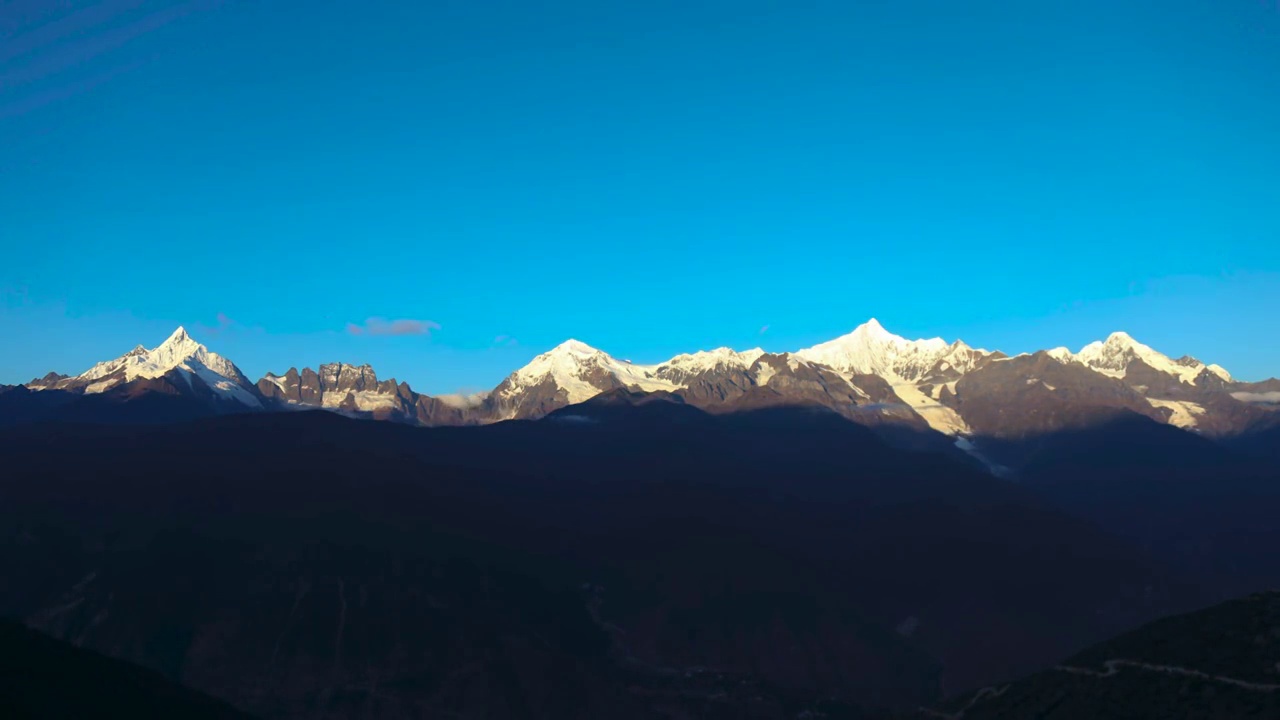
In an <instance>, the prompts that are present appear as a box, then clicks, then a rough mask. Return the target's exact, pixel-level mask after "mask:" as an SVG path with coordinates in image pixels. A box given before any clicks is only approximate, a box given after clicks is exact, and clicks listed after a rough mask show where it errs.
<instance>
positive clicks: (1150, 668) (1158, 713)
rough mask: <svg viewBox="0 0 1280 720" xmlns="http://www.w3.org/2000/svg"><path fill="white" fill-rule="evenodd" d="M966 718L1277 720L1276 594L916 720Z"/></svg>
mask: <svg viewBox="0 0 1280 720" xmlns="http://www.w3.org/2000/svg"><path fill="white" fill-rule="evenodd" d="M961 710H963V716H962V717H963V718H964V719H965V720H987V719H988V718H989V719H991V720H995V719H996V718H999V719H1000V720H1020V719H1021V718H1037V719H1038V720H1110V719H1112V718H1117V719H1118V718H1125V719H1126V720H1143V719H1147V718H1149V719H1150V720H1169V719H1171V718H1172V719H1186V720H1191V719H1192V718H1195V719H1196V720H1214V719H1216V718H1221V719H1222V720H1246V719H1248V718H1259V719H1262V718H1276V717H1280V593H1274V592H1272V593H1263V594H1258V595H1253V596H1250V597H1247V598H1243V599H1240V600H1233V601H1231V602H1227V603H1223V604H1221V605H1216V606H1214V607H1211V608H1208V609H1206V610H1201V611H1198V612H1194V613H1190V614H1187V615H1179V616H1176V617H1171V618H1166V619H1164V620H1159V621H1156V622H1153V623H1151V624H1149V625H1146V626H1144V627H1142V628H1139V629H1137V630H1135V631H1133V632H1129V633H1126V634H1124V635H1121V636H1120V637H1117V638H1115V639H1113V640H1109V641H1107V642H1104V643H1100V644H1098V645H1096V646H1094V647H1092V648H1090V649H1088V650H1086V651H1084V652H1082V653H1080V654H1078V655H1076V656H1074V657H1072V658H1071V659H1069V660H1067V661H1066V662H1064V663H1062V664H1061V665H1059V666H1058V667H1057V668H1055V669H1052V670H1047V671H1045V672H1042V673H1037V674H1035V675H1032V676H1030V677H1028V678H1024V679H1022V680H1019V681H1017V682H1014V683H1012V684H1010V685H1005V686H998V687H993V688H989V689H988V690H986V691H984V692H982V693H979V694H978V695H976V696H968V697H964V698H961V699H959V700H957V701H956V702H954V703H952V704H951V706H950V707H947V708H946V709H945V710H944V711H943V712H941V713H939V712H930V713H924V712H921V713H919V714H918V717H920V718H925V717H943V716H950V717H961V715H959V712H960V711H961Z"/></svg>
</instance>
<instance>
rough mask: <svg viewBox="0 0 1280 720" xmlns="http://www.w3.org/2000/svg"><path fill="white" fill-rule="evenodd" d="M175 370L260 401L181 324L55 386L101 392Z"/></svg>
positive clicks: (229, 394) (223, 392)
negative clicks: (148, 344) (153, 342)
mask: <svg viewBox="0 0 1280 720" xmlns="http://www.w3.org/2000/svg"><path fill="white" fill-rule="evenodd" d="M174 370H179V371H182V377H184V378H185V379H186V380H187V382H188V383H190V382H191V378H192V377H198V378H199V379H200V380H201V382H203V383H204V384H205V385H207V386H208V387H209V388H210V389H211V390H213V391H214V392H215V393H216V394H218V395H219V396H221V397H224V398H228V399H233V400H236V401H238V402H240V403H243V404H245V405H250V406H254V407H257V406H259V405H260V404H261V403H260V402H259V401H258V399H257V397H255V395H254V394H253V393H252V392H251V391H250V389H249V388H250V387H251V386H250V385H249V381H248V380H246V379H245V377H244V375H243V374H242V373H241V372H240V370H239V368H237V367H236V366H235V365H234V364H233V363H232V362H231V361H230V360H227V359H226V358H224V357H222V356H221V355H218V354H217V353H213V352H209V350H208V348H206V347H205V346H203V345H201V344H200V343H198V342H196V341H195V340H193V339H192V338H191V336H190V335H188V334H187V331H186V329H185V328H182V327H179V328H178V329H177V330H174V331H173V333H172V334H171V335H169V337H168V338H167V339H166V340H165V341H164V342H163V343H161V344H160V345H158V346H156V347H155V348H154V349H152V350H147V349H146V348H144V347H143V346H141V345H139V346H137V347H135V348H134V349H133V350H130V351H129V352H127V353H125V354H124V355H122V356H120V357H118V358H116V359H115V360H107V361H106V362H100V363H98V364H97V365H94V366H93V367H91V368H89V369H88V370H86V371H85V372H83V373H81V374H80V375H77V376H76V377H74V378H67V379H65V380H62V381H59V383H58V384H57V387H59V388H73V389H74V388H79V389H82V390H83V391H84V392H85V393H91V394H92V393H100V392H105V391H107V390H110V389H111V388H113V387H116V386H117V385H121V384H123V383H127V382H132V381H134V380H137V379H139V378H147V379H154V378H158V377H162V376H163V375H165V374H166V373H169V372H171V371H174Z"/></svg>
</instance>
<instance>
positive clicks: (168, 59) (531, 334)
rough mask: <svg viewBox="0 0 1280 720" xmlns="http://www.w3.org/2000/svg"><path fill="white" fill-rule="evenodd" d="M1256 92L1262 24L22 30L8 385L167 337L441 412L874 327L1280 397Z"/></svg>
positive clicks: (856, 17) (1275, 253) (713, 11)
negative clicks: (551, 383) (695, 354)
mask: <svg viewBox="0 0 1280 720" xmlns="http://www.w3.org/2000/svg"><path fill="white" fill-rule="evenodd" d="M535 6H536V7H535ZM606 6H612V7H606ZM1011 6H1020V7H1011ZM1277 77H1280V5H1277V3H1276V2H1274V1H1273V0H1265V1H1264V0H1216V1H1215V0H1205V1H1203V2H1201V1H1198V0H1174V1H1170V2H1162V3H1154V2H1115V0H1108V1H1106V2H1094V1H1092V0H1083V1H1080V2H1072V3H1040V2H1036V3H1008V2H983V1H980V0H979V1H976V2H965V3H954V2H913V1H911V0H905V1H903V2H866V3H851V2H832V3H824V2H807V3H795V2H779V3H757V2H750V1H743V0H739V1H737V2H725V3H687V2H679V3H677V2H661V1H658V2H645V3H625V4H624V3H593V2H575V3H517V2H511V3H492V2H483V1H481V0H467V1H465V2H425V3H378V2H361V3H356V2H350V3H346V2H328V3H314V2H307V3H303V2H284V1H281V2H270V3H258V2H236V1H234V0H225V1H223V2H217V1H216V0H193V1H191V2H181V3H172V2H170V3H163V2H144V1H142V0H99V2H97V3H92V4H91V3H77V2H69V3H50V2H47V1H41V0H35V1H31V0H18V2H15V3H6V4H5V5H4V6H3V8H0V249H2V250H3V255H2V256H0V257H3V262H0V338H3V341H2V342H0V382H17V381H25V380H28V379H30V378H31V377H33V376H36V375H42V374H44V373H45V372H47V371H49V370H58V371H61V372H80V371H82V370H83V369H85V368H86V367H88V366H89V365H90V364H92V363H93V362H95V361H97V360H101V359H105V358H108V357H115V356H117V355H120V354H122V353H123V352H125V351H127V350H128V349H130V348H131V347H133V346H134V345H135V344H138V343H142V344H145V345H147V346H152V345H155V344H156V343H159V342H160V341H161V340H163V339H164V337H165V336H166V335H167V334H168V333H169V332H170V331H171V330H172V329H173V327H175V326H176V325H178V324H183V325H186V326H187V327H188V329H189V330H190V331H191V332H192V334H193V335H195V336H196V337H197V338H198V339H200V340H202V341H204V342H205V343H206V344H208V345H209V346H210V347H211V348H212V349H214V350H216V351H218V352H221V353H224V354H226V355H227V356H228V357H230V358H232V359H233V360H234V361H236V363H237V364H239V365H240V366H241V368H242V369H243V370H244V371H245V372H246V373H247V374H249V375H250V376H252V377H255V378H256V377H258V376H260V375H261V374H262V373H263V372H265V371H267V370H273V371H277V372H280V371H283V370H284V369H286V368H287V367H289V366H290V365H296V366H299V367H301V366H303V365H311V366H315V365H317V364H319V363H321V362H326V361H331V360H343V361H347V362H370V363H373V364H374V367H375V368H377V369H378V371H379V373H380V375H382V376H391V375H394V376H395V377H397V378H399V379H402V380H408V381H409V382H410V383H411V384H412V385H413V386H414V387H415V389H419V390H424V391H428V392H435V393H439V392H448V391H452V390H455V389H458V388H464V389H477V388H488V387H492V386H493V385H495V384H496V383H497V382H498V381H499V380H500V379H501V377H502V376H503V375H505V374H506V373H507V372H509V371H510V370H512V369H514V368H515V367H517V366H519V365H521V364H523V362H525V361H526V360H528V359H529V358H530V357H531V356H532V355H534V354H536V353H537V352H541V351H543V350H545V349H547V348H549V347H551V346H553V345H555V344H557V343H558V342H560V341H562V340H564V339H566V338H568V337H576V338H578V339H580V340H583V341H585V342H588V343H590V344H592V345H595V346H597V347H600V348H602V349H605V350H607V351H609V352H611V353H613V354H615V355H617V356H619V357H628V358H631V359H633V360H636V361H637V362H639V361H656V360H660V359H665V358H666V357H669V356H670V355H672V354H675V353H677V352H683V351H690V350H695V349H699V348H711V347H715V346H719V345H730V346H734V347H738V348H746V347H752V346H756V345H760V346H763V347H764V348H766V349H769V350H777V351H781V350H790V349H796V348H799V347H803V346H806V345H809V344H813V343H815V342H818V341H821V340H826V339H830V338H831V337H834V336H836V335H839V334H842V333H844V332H847V331H849V330H850V329H852V328H853V327H854V326H856V325H857V324H859V323H860V322H862V321H864V320H866V319H867V318H868V317H872V316H875V317H877V318H879V319H880V321H881V322H882V323H884V325H885V326H886V327H887V328H889V329H890V330H892V331H895V332H898V333H899V334H903V335H908V336H911V337H918V336H928V337H932V336H935V335H941V336H943V337H945V338H948V339H953V338H955V337H961V338H963V339H965V340H966V341H967V342H970V343H971V344H975V345H981V346H986V347H991V348H1000V349H1003V350H1005V351H1007V352H1019V351H1026V350H1033V349H1036V348H1041V347H1051V346H1055V345H1068V346H1070V347H1072V348H1073V349H1078V348H1079V347H1080V346H1081V345H1083V344H1084V343H1086V342H1088V341H1090V340H1093V339H1097V338H1101V337H1105V335H1106V334H1107V333H1109V332H1110V331H1112V330H1116V329H1124V330H1127V331H1128V332H1130V333H1131V334H1132V335H1134V336H1135V337H1137V338H1138V339H1139V340H1142V341H1144V342H1147V343H1148V344H1151V345H1153V346H1155V347H1157V348H1158V349H1161V350H1163V351H1165V352H1168V353H1170V354H1173V355H1175V356H1177V355H1181V354H1183V353H1190V354H1193V355H1196V356H1198V357H1201V358H1202V359H1204V360H1206V361H1210V362H1218V363H1220V364H1222V365H1224V366H1226V367H1227V368H1228V369H1230V370H1232V371H1233V372H1234V373H1235V374H1236V375H1238V376H1242V377H1245V378H1259V377H1263V376H1270V375H1280V339H1277V338H1278V336H1280V333H1277V329H1280V321H1278V320H1277V315H1278V314H1280V92H1276V78H1277ZM369 318H385V319H386V320H387V321H395V320H412V321H418V322H419V323H422V325H421V326H420V327H419V328H418V329H422V330H427V331H429V332H427V333H425V334H393V333H390V332H374V333H370V332H364V333H360V334H353V333H351V332H349V331H348V326H349V325H350V324H357V325H362V324H364V323H365V322H366V321H367V320H368V319H369ZM765 326H768V330H767V331H765V332H761V329H762V328H764V327H765ZM400 329H401V330H405V329H410V328H408V327H407V326H401V328H400ZM499 338H501V339H499Z"/></svg>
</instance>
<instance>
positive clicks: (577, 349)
mask: <svg viewBox="0 0 1280 720" xmlns="http://www.w3.org/2000/svg"><path fill="white" fill-rule="evenodd" d="M545 354H547V355H579V356H594V355H603V354H605V353H604V352H603V351H601V350H597V349H595V348H593V347H591V346H590V345H588V344H586V343H584V342H582V341H581V340H574V339H573V338H569V339H568V340H565V341H564V342H562V343H560V344H559V345H557V346H555V347H553V348H551V349H550V350H548V351H547V352H546V353H545Z"/></svg>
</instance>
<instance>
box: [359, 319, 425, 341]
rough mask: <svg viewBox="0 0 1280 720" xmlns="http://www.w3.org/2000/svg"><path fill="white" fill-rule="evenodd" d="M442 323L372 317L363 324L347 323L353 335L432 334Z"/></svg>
mask: <svg viewBox="0 0 1280 720" xmlns="http://www.w3.org/2000/svg"><path fill="white" fill-rule="evenodd" d="M439 329H440V324H439V323H436V322H432V321H431V320H386V319H383V318H376V317H372V318H369V319H368V320H365V321H364V324H363V325H356V324H355V323H347V332H348V333H351V334H352V335H370V336H389V335H430V334H431V331H433V330H439Z"/></svg>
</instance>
